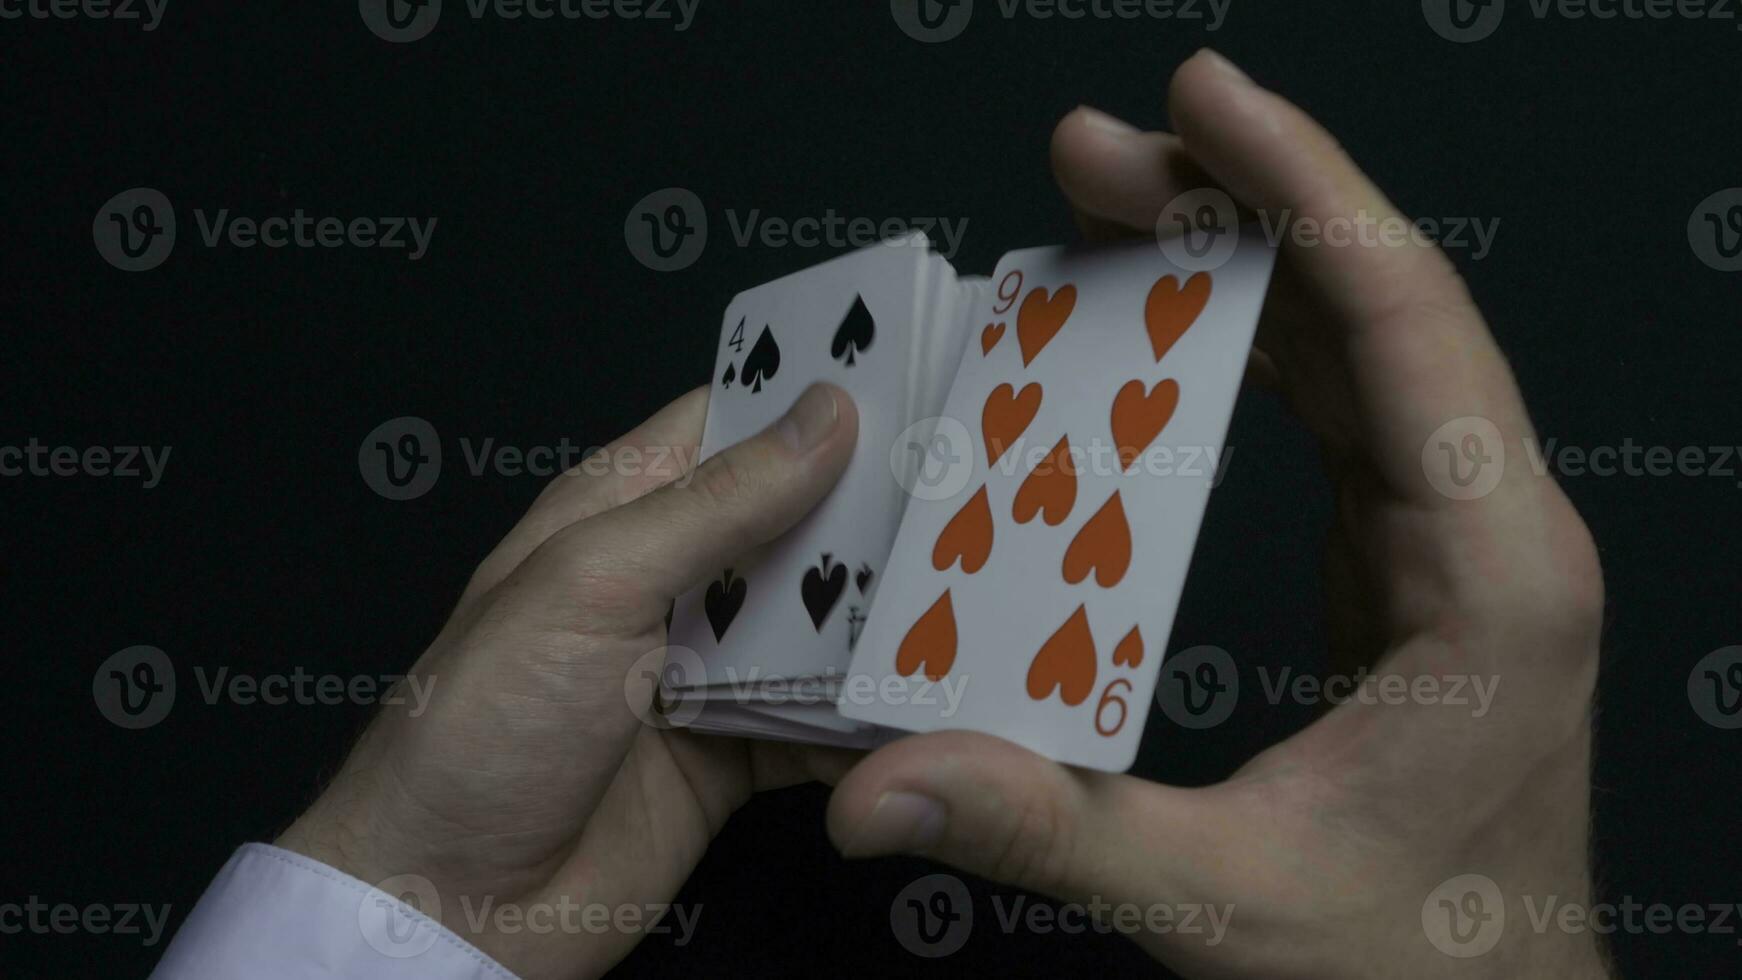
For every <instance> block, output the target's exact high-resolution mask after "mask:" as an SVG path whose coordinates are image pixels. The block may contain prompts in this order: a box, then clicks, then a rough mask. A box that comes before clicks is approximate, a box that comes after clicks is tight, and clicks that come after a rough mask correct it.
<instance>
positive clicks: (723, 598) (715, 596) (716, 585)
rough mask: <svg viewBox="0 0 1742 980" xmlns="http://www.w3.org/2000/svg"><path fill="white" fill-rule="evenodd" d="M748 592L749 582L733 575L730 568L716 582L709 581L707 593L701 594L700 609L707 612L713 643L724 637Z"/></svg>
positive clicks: (742, 605)
mask: <svg viewBox="0 0 1742 980" xmlns="http://www.w3.org/2000/svg"><path fill="white" fill-rule="evenodd" d="M749 592H750V586H749V584H748V583H746V582H745V581H744V580H743V579H741V578H738V577H737V576H735V575H733V574H732V570H731V569H730V568H728V569H726V571H725V573H724V574H723V575H721V576H720V580H719V581H718V582H712V583H709V585H708V591H707V593H706V594H705V595H704V596H702V609H703V610H704V611H706V612H707V614H708V625H709V626H712V627H713V628H714V642H715V643H718V642H720V641H721V640H724V639H725V638H726V629H727V628H728V627H730V626H731V625H732V620H734V619H737V618H738V610H740V609H743V608H744V597H745V596H746V595H748V594H749Z"/></svg>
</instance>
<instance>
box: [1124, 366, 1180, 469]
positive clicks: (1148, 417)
mask: <svg viewBox="0 0 1742 980" xmlns="http://www.w3.org/2000/svg"><path fill="white" fill-rule="evenodd" d="M1178 406H1179V382H1177V381H1175V380H1173V379H1172V378H1166V379H1163V380H1161V381H1158V382H1156V383H1155V387H1154V388H1153V389H1152V390H1150V391H1149V392H1148V393H1147V394H1145V393H1144V391H1143V382H1141V381H1127V382H1126V383H1125V387H1123V388H1120V389H1119V394H1117V395H1114V396H1113V445H1114V446H1115V447H1117V448H1118V450H1119V468H1120V469H1121V470H1128V469H1130V468H1131V464H1132V463H1134V462H1136V461H1137V456H1138V454H1139V453H1141V452H1143V450H1144V448H1145V447H1146V446H1148V445H1149V444H1150V443H1151V442H1153V441H1154V440H1155V437H1156V436H1158V435H1161V430H1162V429H1164V428H1166V427H1167V423H1168V421H1169V420H1170V419H1172V418H1173V410H1174V409H1175V408H1177V407H1178Z"/></svg>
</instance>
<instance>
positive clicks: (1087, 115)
mask: <svg viewBox="0 0 1742 980" xmlns="http://www.w3.org/2000/svg"><path fill="white" fill-rule="evenodd" d="M1077 112H1078V113H1080V114H1081V115H1082V117H1083V122H1084V124H1086V125H1088V126H1091V127H1093V128H1095V129H1098V130H1100V131H1101V132H1103V133H1112V134H1114V135H1116V136H1130V135H1131V134H1132V133H1135V132H1137V127H1136V126H1133V125H1131V124H1130V123H1128V122H1126V121H1125V120H1123V119H1120V118H1118V117H1116V116H1110V115H1108V114H1107V113H1105V112H1102V111H1101V110H1099V109H1096V108H1094V107H1093V106H1086V105H1080V106H1077Z"/></svg>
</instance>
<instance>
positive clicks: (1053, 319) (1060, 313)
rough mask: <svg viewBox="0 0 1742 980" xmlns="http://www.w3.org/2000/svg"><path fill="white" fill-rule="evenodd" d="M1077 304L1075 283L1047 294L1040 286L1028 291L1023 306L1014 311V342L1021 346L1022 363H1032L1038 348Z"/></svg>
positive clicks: (1042, 346)
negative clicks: (1049, 294) (1050, 294)
mask: <svg viewBox="0 0 1742 980" xmlns="http://www.w3.org/2000/svg"><path fill="white" fill-rule="evenodd" d="M1076 306H1077V287H1075V286H1071V285H1065V286H1060V287H1059V288H1058V292H1056V293H1053V294H1052V296H1051V297H1050V298H1048V296H1047V294H1046V290H1045V289H1043V288H1041V287H1039V286H1037V287H1035V288H1034V289H1033V290H1031V291H1030V292H1029V294H1028V297H1027V298H1026V299H1024V300H1023V301H1022V308H1021V309H1019V310H1017V311H1016V343H1017V345H1018V346H1019V347H1021V348H1022V366H1023V367H1027V366H1028V365H1030V364H1032V363H1033V362H1034V359H1035V358H1036V357H1038V356H1039V355H1040V352H1041V349H1042V348H1044V347H1045V346H1046V345H1047V344H1049V343H1051V342H1052V338H1053V337H1054V335H1056V334H1057V333H1058V332H1059V330H1060V329H1061V328H1063V327H1064V325H1065V320H1067V319H1069V318H1070V315H1071V310H1073V309H1076Z"/></svg>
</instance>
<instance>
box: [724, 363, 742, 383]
mask: <svg viewBox="0 0 1742 980" xmlns="http://www.w3.org/2000/svg"><path fill="white" fill-rule="evenodd" d="M737 379H738V368H737V366H736V365H733V364H728V365H726V373H725V374H723V375H721V376H720V387H722V388H730V387H732V382H733V381H736V380H737Z"/></svg>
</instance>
